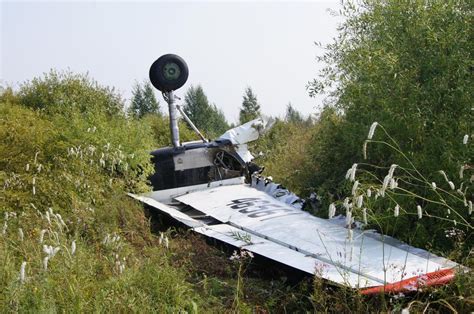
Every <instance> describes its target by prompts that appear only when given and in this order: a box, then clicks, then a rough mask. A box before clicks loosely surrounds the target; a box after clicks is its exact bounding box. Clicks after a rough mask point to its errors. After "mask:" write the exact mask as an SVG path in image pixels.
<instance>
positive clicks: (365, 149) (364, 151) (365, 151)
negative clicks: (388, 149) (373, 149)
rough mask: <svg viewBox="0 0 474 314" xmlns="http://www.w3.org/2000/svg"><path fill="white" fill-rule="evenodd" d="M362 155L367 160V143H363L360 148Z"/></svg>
mask: <svg viewBox="0 0 474 314" xmlns="http://www.w3.org/2000/svg"><path fill="white" fill-rule="evenodd" d="M362 154H363V156H364V159H367V141H365V142H364V145H363V146H362Z"/></svg>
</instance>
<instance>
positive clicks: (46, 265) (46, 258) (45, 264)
mask: <svg viewBox="0 0 474 314" xmlns="http://www.w3.org/2000/svg"><path fill="white" fill-rule="evenodd" d="M48 261H49V256H45V258H43V269H44V270H45V271H46V270H48Z"/></svg>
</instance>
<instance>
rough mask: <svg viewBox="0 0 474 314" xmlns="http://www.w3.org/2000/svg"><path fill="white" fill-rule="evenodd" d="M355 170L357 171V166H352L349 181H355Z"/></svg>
mask: <svg viewBox="0 0 474 314" xmlns="http://www.w3.org/2000/svg"><path fill="white" fill-rule="evenodd" d="M356 170H357V164H353V165H352V172H351V176H350V178H349V179H350V180H351V181H355V175H356Z"/></svg>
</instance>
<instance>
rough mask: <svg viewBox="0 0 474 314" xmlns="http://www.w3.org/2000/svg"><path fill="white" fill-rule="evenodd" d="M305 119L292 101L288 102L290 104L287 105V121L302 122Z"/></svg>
mask: <svg viewBox="0 0 474 314" xmlns="http://www.w3.org/2000/svg"><path fill="white" fill-rule="evenodd" d="M303 120H304V119H303V116H302V114H301V113H300V112H299V111H298V110H296V109H295V108H294V107H293V106H292V105H291V103H288V106H286V114H285V121H286V122H290V123H302V122H303Z"/></svg>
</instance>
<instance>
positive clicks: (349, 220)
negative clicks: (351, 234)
mask: <svg viewBox="0 0 474 314" xmlns="http://www.w3.org/2000/svg"><path fill="white" fill-rule="evenodd" d="M351 224H352V212H351V211H350V210H348V211H346V226H350V225H351Z"/></svg>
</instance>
